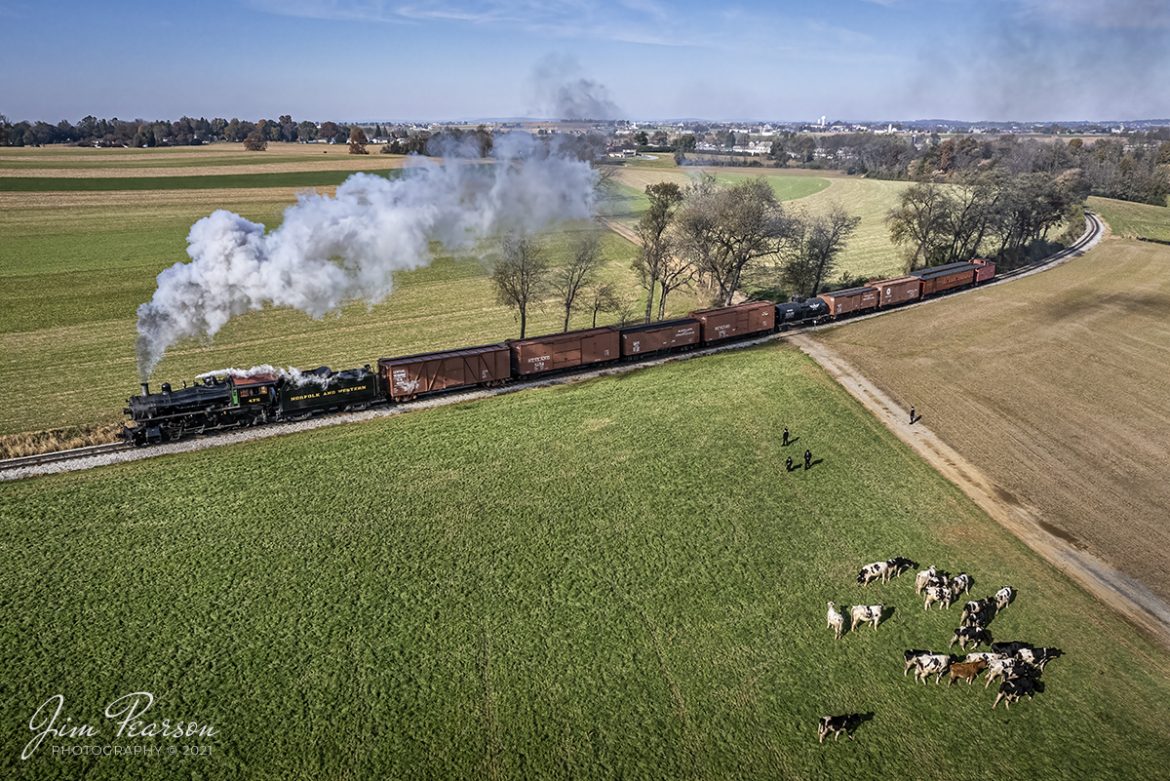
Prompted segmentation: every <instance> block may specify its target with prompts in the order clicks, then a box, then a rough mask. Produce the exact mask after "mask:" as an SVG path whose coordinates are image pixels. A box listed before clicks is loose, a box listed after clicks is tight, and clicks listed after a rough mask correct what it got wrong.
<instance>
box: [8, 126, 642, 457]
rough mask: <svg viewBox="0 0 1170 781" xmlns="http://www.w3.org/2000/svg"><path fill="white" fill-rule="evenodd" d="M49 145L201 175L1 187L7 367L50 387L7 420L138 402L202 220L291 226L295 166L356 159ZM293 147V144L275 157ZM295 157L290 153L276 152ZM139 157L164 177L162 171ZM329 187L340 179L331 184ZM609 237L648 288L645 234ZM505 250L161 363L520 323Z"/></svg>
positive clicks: (342, 357) (261, 317)
mask: <svg viewBox="0 0 1170 781" xmlns="http://www.w3.org/2000/svg"><path fill="white" fill-rule="evenodd" d="M290 146H291V147H293V148H294V149H306V148H311V145H303V146H298V145H290ZM270 149H271V147H270ZM318 149H319V147H318ZM35 151H36V152H38V153H41V154H37V155H32V154H25V155H23V157H27V158H29V159H35V160H48V161H53V162H60V161H62V160H64V159H69V160H73V159H74V158H76V157H79V156H80V157H87V156H88V155H89V154H90V153H93V154H94V155H95V156H96V157H98V158H100V159H101V160H103V161H108V160H110V159H116V160H117V161H118V162H119V163H120V162H121V161H122V159H126V160H128V161H129V162H130V163H145V162H158V161H163V162H167V163H176V162H179V161H184V162H185V163H186V164H187V165H186V166H177V165H176V166H172V168H171V169H170V170H169V173H178V172H184V173H185V175H184V176H182V177H173V178H171V179H170V180H168V182H170V183H171V184H174V183H175V182H179V183H181V185H182V187H184V188H188V187H194V189H179V188H178V187H176V188H171V187H169V186H168V187H167V189H163V190H141V191H139V190H135V189H134V188H135V187H136V186H137V185H136V184H135V182H137V181H138V180H135V179H109V180H94V179H87V178H80V177H78V178H76V179H73V180H70V181H72V183H73V184H75V185H77V187H78V188H80V190H73V191H57V192H3V191H0V235H3V237H4V241H3V242H0V351H2V353H3V355H2V357H0V383H2V384H3V385H4V386H5V387H8V388H21V387H23V388H26V389H27V388H29V387H31V385H32V383H30V377H33V378H36V380H35V386H36V392H32V393H29V392H25V393H14V394H10V395H9V399H8V403H6V404H5V405H4V408H3V410H0V435H9V434H17V433H20V432H30V431H41V430H46V429H56V428H59V427H66V426H74V425H90V424H106V425H108V424H112V423H115V422H116V421H117V420H119V419H120V418H121V417H122V415H121V412H122V407H123V406H124V403H125V399H126V397H127V396H128V395H130V394H131V393H134V392H136V391H137V371H136V367H135V352H134V343H135V311H136V309H137V307H138V306H139V305H140V304H141V303H143V302H145V301H147V300H149V299H150V296H151V295H152V294H153V292H154V287H155V277H156V275H157V274H158V273H159V272H160V271H161V270H162V269H164V268H166V267H167V266H169V265H171V264H172V263H175V262H177V261H182V260H185V259H186V257H187V256H186V238H187V233H188V231H189V230H190V227H191V225H192V223H194V222H195V221H196V220H198V219H200V218H201V217H204V216H206V215H207V214H209V213H211V212H212V211H214V210H215V209H220V208H223V209H229V210H232V211H236V212H238V213H240V214H242V215H243V216H244V217H247V218H248V219H251V220H256V221H259V222H263V223H264V224H266V225H267V226H269V227H270V228H271V227H275V226H277V225H279V223H280V220H281V214H282V212H283V210H284V208H285V207H286V206H288V205H290V204H292V203H293V202H295V200H296V196H297V193H298V191H299V190H298V188H297V187H290V186H284V184H282V182H283V181H286V180H287V179H288V178H289V177H297V176H308V177H315V176H319V175H322V174H324V175H326V176H332V177H334V178H335V179H336V180H337V181H340V179H341V178H343V177H344V176H345V175H347V174H346V173H345V172H337V171H334V170H332V167H328V168H325V169H314V168H312V165H313V164H316V159H315V158H314V157H313V156H311V155H302V156H303V157H304V158H305V159H306V160H307V161H308V162H307V163H305V164H304V165H303V166H302V167H301V168H300V169H298V171H291V172H290V171H283V170H282V171H277V172H273V173H251V174H246V175H244V176H241V177H238V178H236V179H230V180H229V183H231V184H232V185H233V186H231V187H223V186H220V185H223V183H224V180H225V179H227V177H225V176H224V175H222V174H206V172H207V171H209V170H214V167H212V168H202V167H201V166H202V165H203V164H204V163H205V162H206V161H208V160H211V159H216V158H214V157H213V156H212V155H211V152H209V151H200V152H197V153H180V152H176V151H173V150H165V151H163V150H158V151H156V152H155V154H153V155H151V154H147V152H148V151H155V150H117V151H120V152H122V153H123V154H117V153H115V154H114V155H109V156H107V155H105V152H107V151H110V150H76V149H73V150H68V151H69V152H70V154H68V155H66V154H64V153H62V151H61V150H52V151H49V150H35ZM139 151H141V152H142V154H138V152H139ZM337 151H338V150H337V147H332V148H331V154H330V157H339V155H338V154H335V152H337ZM78 153H83V154H81V155H79V154H78ZM127 153H128V154H127ZM270 153H271V152H269V153H262V154H256V153H252V154H251V155H250V157H249V158H248V159H249V160H252V161H255V160H256V159H257V158H262V157H263V155H264V154H270ZM222 155H229V156H230V152H228V151H227V150H222V149H221V150H220V156H222ZM289 156H290V155H288V154H285V152H278V153H277V155H276V156H274V157H273V158H270V159H272V160H283V159H284V158H285V157H289ZM386 157H387V156H386V155H381V156H379V155H376V154H375V155H370V156H368V157H363V158H360V159H361V160H362V161H363V163H365V164H380V165H382V170H384V171H386V170H389V169H390V168H393V166H394V164H395V163H394V159H393V158H391V159H390V160H383V159H379V158H386ZM103 164H108V163H103ZM254 164H255V163H254V162H253V163H249V165H254ZM284 166H285V163H284V162H281V163H277V164H275V165H274V166H273V167H274V168H283V167H284ZM139 170H142V171H143V172H144V173H145V174H147V175H149V176H151V177H154V176H156V173H157V172H156V171H155V170H154V169H149V170H147V169H139ZM58 173H59V174H60V173H61V172H58ZM65 173H66V174H68V175H70V176H72V175H74V173H76V172H73V171H68V170H66V171H65ZM205 174H206V175H205ZM28 181H35V180H28ZM94 181H99V183H102V184H103V186H104V185H105V184H106V183H107V182H113V183H114V184H115V185H118V183H120V182H125V183H126V184H125V185H124V186H125V187H126V188H128V189H125V190H120V191H111V192H86V191H84V188H85V187H86V186H87V184H86V183H92V182H94ZM151 181H159V180H155V179H153V178H152V179H151ZM164 184H165V183H164ZM257 185H263V186H257ZM278 185H279V186H278ZM118 186H122V185H118ZM316 189H318V190H319V191H322V192H332V188H331V187H319V188H316ZM587 227H588V226H585V225H569V226H562V228H561V229H559V230H557V231H556V232H555V233H553V234H551V235H550V236H549V237H548V242H549V246H550V251H551V253H552V257H553V259H554V261H556V260H559V259H562V258H564V257H567V253H568V246H569V243H570V241H571V240H572V239H573V238H574V235H575V234H576V233H578V232H579V231H581V230H585V229H587ZM602 248H603V252H604V253H605V256H606V258H607V259H608V260H609V264H608V266H607V268H606V270H605V271H604V273H603V275H602V276H603V278H606V279H610V280H612V281H614V282H615V283H618V284H619V286H620V287H621V288H623V289H625V290H630V291H631V294H634V293H635V291H637V290H638V288H637V285H636V283H635V281H634V277H633V272H632V271H631V270H630V267H629V265H630V260H631V259H632V257H633V253H634V249H633V247H632V245H631V244H630V243H629V242H628V241H626V240H625V239H623V238H621V237H619V236H617V235H616V234H613V233H609V232H606V233H605V235H604V238H603V244H602ZM493 253H494V247H485V248H484V250H483V252H481V253H475V254H473V255H471V256H468V257H462V258H458V259H456V258H449V257H440V258H438V259H437V260H436V262H435V263H434V264H432V265H431V266H430V267H429V268H425V269H422V270H419V271H414V272H408V273H403V274H400V275H398V277H397V278H396V286H397V288H396V290H395V292H394V294H393V295H392V296H391V297H390V298H389V299H387V300H386V301H385V302H384V303H382V304H380V305H378V306H375V307H373V308H367V307H366V306H365V305H364V304H358V305H354V306H351V307H348V308H346V309H345V310H343V311H342V312H340V313H339V314H338V315H335V316H329V317H326V318H325V319H323V320H321V321H314V320H312V319H310V318H309V317H307V316H305V315H303V314H301V313H299V312H294V311H288V310H272V311H265V312H260V313H254V314H249V315H246V316H244V317H240V318H238V319H237V320H235V321H233V322H232V323H231V324H230V325H229V326H228V327H227V328H226V329H225V330H223V331H222V332H221V333H220V334H218V335H217V336H216V338H215V340H214V341H213V342H211V343H209V344H201V343H197V342H196V343H187V344H183V345H180V346H178V347H177V348H176V349H174V350H173V351H172V352H171V353H170V355H169V356H168V358H167V359H166V360H165V361H164V362H163V363H162V364H161V365H160V366H159V367H158V369H157V371H156V373H155V379H156V381H163V380H169V381H171V382H174V383H178V382H179V381H181V380H183V379H185V378H190V377H193V376H194V375H195V374H197V373H199V372H203V371H207V370H211V369H217V368H223V367H229V366H252V365H255V364H260V363H273V364H278V365H294V366H302V367H312V366H318V365H321V364H329V365H332V366H334V367H337V368H342V367H347V366H360V365H362V364H364V363H367V362H372V361H374V360H376V359H377V358H378V357H380V356H384V355H396V354H409V353H414V352H421V351H425V350H431V349H441V348H447V347H456V346H462V345H469V344H477V343H484V342H493V341H499V340H501V339H504V338H506V337H512V336H516V335H517V333H518V327H517V325H516V323H515V320H514V318H513V316H512V314H511V312H510V311H509V310H507V309H506V308H504V307H502V306H500V305H499V304H498V303H497V302H496V300H495V295H494V292H493V290H492V288H491V285H490V281H489V279H488V273H489V262H490V260H491V258H492V257H493ZM603 317H609V318H612V317H613V315H603ZM589 322H590V321H589V316H588V315H587V314H586V313H584V312H581V313H580V314H578V316H577V317H576V319H575V320H574V325H575V326H578V327H580V326H585V325H588V324H589ZM530 328H531V330H530V333H533V334H535V333H540V332H544V331H552V330H560V314H559V313H558V312H557V311H556V309H555V307H553V306H551V305H549V306H544V307H542V308H541V309H540V310H539V311H537V312H534V313H533V317H532V319H531V324H530Z"/></svg>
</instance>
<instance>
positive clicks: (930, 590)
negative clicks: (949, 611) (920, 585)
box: [922, 586, 954, 610]
mask: <svg viewBox="0 0 1170 781" xmlns="http://www.w3.org/2000/svg"><path fill="white" fill-rule="evenodd" d="M925 592H926V599H925V600H923V602H922V609H923V610H930V606H931V605H933V604H934V603H935V602H938V603H939V606H940V607H944V608H946V607H950V606H951V602H953V601H954V595H952V594H951V590H950V589H949V588H947V587H946V586H927V587H926V589H925Z"/></svg>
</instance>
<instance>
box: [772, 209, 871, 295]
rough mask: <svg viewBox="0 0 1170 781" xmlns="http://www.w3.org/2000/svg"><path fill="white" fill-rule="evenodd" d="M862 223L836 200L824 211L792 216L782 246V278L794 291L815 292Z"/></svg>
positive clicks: (799, 292) (813, 293) (810, 293)
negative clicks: (822, 212)
mask: <svg viewBox="0 0 1170 781" xmlns="http://www.w3.org/2000/svg"><path fill="white" fill-rule="evenodd" d="M860 224H861V218H860V217H854V216H851V215H850V214H849V213H848V212H846V211H845V209H844V208H843V207H842V206H841V205H840V204H833V206H832V207H831V208H830V209H829V211H828V212H827V213H825V214H817V215H812V216H810V215H801V216H799V217H796V218H794V219H792V220H791V223H790V233H789V235H788V237H787V238H786V240H785V241H784V242H783V243H782V245H781V249H780V259H781V267H780V275H781V278H782V279H783V280H784V282H785V283H787V284H788V285H789V286H791V288H792V290H793V291H794V292H795V293H797V294H799V295H803V296H815V295H816V294H817V293H818V292H820V288H821V285H822V284H823V283H824V281H825V279H827V278H828V277H829V276H830V275H831V274H832V273H833V270H834V269H835V268H836V265H837V256H838V255H839V254H840V253H841V250H843V249H844V248H845V243H846V242H847V241H848V240H849V237H850V236H852V235H853V233H854V232H855V231H856V230H857V226H858V225H860Z"/></svg>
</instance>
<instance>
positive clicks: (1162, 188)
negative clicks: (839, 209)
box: [769, 129, 1170, 206]
mask: <svg viewBox="0 0 1170 781" xmlns="http://www.w3.org/2000/svg"><path fill="white" fill-rule="evenodd" d="M1163 130H1164V132H1163V131H1150V132H1148V133H1135V134H1132V135H1128V136H1124V137H1122V138H1119V139H1113V138H1103V139H1097V140H1095V141H1092V142H1086V141H1084V140H1083V139H1080V138H1073V139H1070V140H1068V141H1063V140H1061V139H1050V140H1038V139H1034V138H1019V137H1016V136H1011V135H1005V136H990V135H964V136H960V137H952V138H947V139H941V138H940V137H939V136H938V135H937V134H932V135H931V136H929V137H928V138H927V140H926V141H925V142H922V141H920V142H918V143H916V142H915V141H914V140H913V139H912V138H910V137H908V136H904V135H895V134H890V135H876V134H873V133H834V134H829V135H824V136H813V135H810V134H807V133H785V134H781V135H780V136H779V137H777V138H776V140H774V141H773V142H772V146H771V153H770V155H769V157H770V158H771V159H772V160H773V161H775V163H776V164H777V165H779V166H781V167H785V166H798V167H807V168H828V169H838V170H842V171H845V172H846V173H851V174H862V175H867V176H873V177H876V178H881V179H911V180H916V181H940V182H956V181H959V182H961V181H965V180H967V179H969V178H970V177H972V176H973V175H982V174H992V173H999V174H1006V175H1016V174H1033V173H1046V174H1057V173H1060V172H1063V171H1071V170H1079V171H1080V172H1081V174H1082V175H1083V176H1084V179H1085V182H1086V184H1087V185H1088V187H1089V192H1090V194H1092V195H1100V196H1104V197H1106V198H1119V199H1122V200H1127V201H1140V202H1143V203H1152V204H1157V205H1159V206H1165V205H1166V198H1167V196H1168V195H1170V130H1165V129H1163Z"/></svg>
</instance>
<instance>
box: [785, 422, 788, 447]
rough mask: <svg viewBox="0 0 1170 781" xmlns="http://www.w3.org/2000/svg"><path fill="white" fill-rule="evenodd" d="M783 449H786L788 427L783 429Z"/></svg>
mask: <svg viewBox="0 0 1170 781" xmlns="http://www.w3.org/2000/svg"><path fill="white" fill-rule="evenodd" d="M784 447H788V426H785V427H784Z"/></svg>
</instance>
